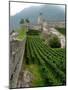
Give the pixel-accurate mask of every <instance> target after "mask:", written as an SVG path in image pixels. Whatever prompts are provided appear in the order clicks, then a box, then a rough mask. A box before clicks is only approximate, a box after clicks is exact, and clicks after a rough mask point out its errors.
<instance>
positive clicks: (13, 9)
mask: <svg viewBox="0 0 68 90" xmlns="http://www.w3.org/2000/svg"><path fill="white" fill-rule="evenodd" d="M39 5H41V4H32V3H16V2H11V3H10V15H11V16H13V15H15V14H16V13H18V12H20V11H21V10H23V9H24V8H28V7H31V6H39Z"/></svg>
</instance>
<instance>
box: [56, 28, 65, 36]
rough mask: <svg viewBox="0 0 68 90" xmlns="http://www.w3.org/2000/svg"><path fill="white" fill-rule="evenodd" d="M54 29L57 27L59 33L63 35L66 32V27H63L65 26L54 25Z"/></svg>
mask: <svg viewBox="0 0 68 90" xmlns="http://www.w3.org/2000/svg"><path fill="white" fill-rule="evenodd" d="M56 29H57V30H58V31H59V32H60V33H62V34H63V35H65V34H66V29H65V28H59V27H56Z"/></svg>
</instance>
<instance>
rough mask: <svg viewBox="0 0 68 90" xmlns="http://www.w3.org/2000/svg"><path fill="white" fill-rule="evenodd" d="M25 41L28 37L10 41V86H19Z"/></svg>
mask: <svg viewBox="0 0 68 90" xmlns="http://www.w3.org/2000/svg"><path fill="white" fill-rule="evenodd" d="M25 42H26V39H24V40H23V41H18V40H12V41H11V42H10V60H9V79H10V81H9V84H10V88H16V87H17V82H18V77H19V73H20V70H21V66H22V62H23V56H24V50H25Z"/></svg>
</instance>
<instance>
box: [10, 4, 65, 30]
mask: <svg viewBox="0 0 68 90" xmlns="http://www.w3.org/2000/svg"><path fill="white" fill-rule="evenodd" d="M40 12H41V13H42V16H43V18H44V19H45V20H46V21H47V22H48V21H64V20H65V10H64V9H62V8H61V7H59V5H40V6H31V7H29V8H25V9H23V10H22V11H21V12H19V13H17V14H16V15H14V16H10V31H11V30H12V29H16V28H18V27H19V26H20V24H19V22H20V20H21V18H28V19H29V20H30V21H31V23H37V18H38V16H39V14H40Z"/></svg>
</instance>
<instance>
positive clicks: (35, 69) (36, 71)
mask: <svg viewBox="0 0 68 90" xmlns="http://www.w3.org/2000/svg"><path fill="white" fill-rule="evenodd" d="M25 67H26V69H27V70H28V71H30V72H31V73H32V75H33V80H32V86H33V87H34V86H44V80H43V79H42V76H41V72H40V67H39V66H38V65H37V64H29V65H26V66H25Z"/></svg>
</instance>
